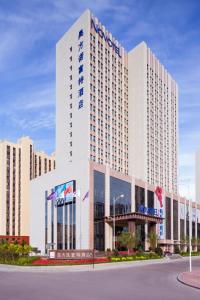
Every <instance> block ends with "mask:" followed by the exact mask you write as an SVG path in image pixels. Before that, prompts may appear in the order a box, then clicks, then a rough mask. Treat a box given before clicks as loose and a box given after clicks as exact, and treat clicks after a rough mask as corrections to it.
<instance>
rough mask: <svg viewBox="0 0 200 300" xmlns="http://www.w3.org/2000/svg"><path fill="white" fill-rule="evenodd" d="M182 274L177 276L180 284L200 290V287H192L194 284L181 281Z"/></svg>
mask: <svg viewBox="0 0 200 300" xmlns="http://www.w3.org/2000/svg"><path fill="white" fill-rule="evenodd" d="M181 274H182V273H179V274H178V275H177V277H176V279H177V281H179V282H180V283H182V284H184V285H186V286H189V287H191V288H194V289H197V290H200V287H198V286H195V285H192V284H189V283H187V282H185V281H183V280H181V279H180V275H181Z"/></svg>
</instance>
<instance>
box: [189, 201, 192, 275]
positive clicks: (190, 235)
mask: <svg viewBox="0 0 200 300" xmlns="http://www.w3.org/2000/svg"><path fill="white" fill-rule="evenodd" d="M189 240H190V241H189V257H190V272H192V207H191V201H190V202H189Z"/></svg>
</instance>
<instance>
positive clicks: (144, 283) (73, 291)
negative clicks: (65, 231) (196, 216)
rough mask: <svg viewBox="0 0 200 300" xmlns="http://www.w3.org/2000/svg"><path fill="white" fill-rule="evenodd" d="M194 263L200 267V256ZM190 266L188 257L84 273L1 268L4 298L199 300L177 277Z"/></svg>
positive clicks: (0, 298) (0, 292) (0, 288)
mask: <svg viewBox="0 0 200 300" xmlns="http://www.w3.org/2000/svg"><path fill="white" fill-rule="evenodd" d="M193 265H194V268H200V259H195V260H194V262H193ZM187 268H188V262H187V261H185V260H177V261H172V262H168V263H166V264H163V263H154V264H149V263H148V264H146V265H145V263H144V264H143V265H142V266H139V265H138V264H135V265H132V266H131V267H128V268H126V267H125V268H117V269H108V270H102V269H96V270H94V271H83V270H82V271H81V272H78V271H77V272H69V271H65V270H64V269H62V271H59V269H57V271H56V272H51V271H48V272H41V271H40V269H38V271H34V272H33V271H31V272H29V271H27V270H28V269H27V270H26V271H23V269H20V272H17V271H16V269H15V271H14V272H12V271H11V268H8V271H6V268H3V267H0V300H53V299H54V300H60V299H62V300H79V299H80V300H114V299H115V300H129V299H130V300H143V299H148V300H151V299H152V300H157V299H159V300H179V299H181V300H184V299H185V300H186V299H187V300H197V299H198V300H199V299H200V291H199V290H196V289H193V288H191V287H187V286H184V285H182V284H181V283H179V282H178V281H177V280H176V276H177V273H179V272H183V271H185V270H186V269H187Z"/></svg>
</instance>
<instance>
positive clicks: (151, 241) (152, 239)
mask: <svg viewBox="0 0 200 300" xmlns="http://www.w3.org/2000/svg"><path fill="white" fill-rule="evenodd" d="M157 241H158V236H157V234H156V233H155V232H154V231H150V232H149V234H148V242H149V245H150V248H151V249H152V250H153V251H154V250H155V248H156V246H157Z"/></svg>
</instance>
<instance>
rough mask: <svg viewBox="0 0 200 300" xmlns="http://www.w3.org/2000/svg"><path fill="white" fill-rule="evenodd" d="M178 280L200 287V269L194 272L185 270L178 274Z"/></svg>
mask: <svg viewBox="0 0 200 300" xmlns="http://www.w3.org/2000/svg"><path fill="white" fill-rule="evenodd" d="M178 280H179V281H180V282H182V283H183V284H186V285H189V286H191V287H194V288H197V289H200V269H199V270H195V271H192V272H183V273H180V274H179V275H178Z"/></svg>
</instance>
